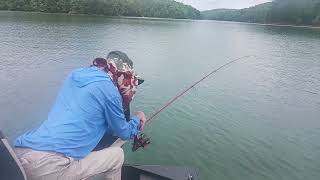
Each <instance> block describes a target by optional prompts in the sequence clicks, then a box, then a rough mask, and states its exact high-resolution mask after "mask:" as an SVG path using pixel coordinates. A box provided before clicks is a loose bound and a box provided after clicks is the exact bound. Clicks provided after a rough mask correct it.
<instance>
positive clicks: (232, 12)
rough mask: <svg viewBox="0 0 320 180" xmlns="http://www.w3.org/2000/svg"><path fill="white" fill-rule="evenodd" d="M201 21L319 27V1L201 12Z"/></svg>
mask: <svg viewBox="0 0 320 180" xmlns="http://www.w3.org/2000/svg"><path fill="white" fill-rule="evenodd" d="M201 16H202V18H203V19H208V20H222V21H238V22H251V23H276V24H294V25H315V26H318V25H320V0H274V1H273V2H268V3H264V4H260V5H257V6H253V7H250V8H245V9H240V10H237V9H213V10H209V11H202V12H201Z"/></svg>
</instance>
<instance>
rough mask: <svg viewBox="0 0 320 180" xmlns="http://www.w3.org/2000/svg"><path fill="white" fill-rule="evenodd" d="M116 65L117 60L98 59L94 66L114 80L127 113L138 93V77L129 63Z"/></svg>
mask: <svg viewBox="0 0 320 180" xmlns="http://www.w3.org/2000/svg"><path fill="white" fill-rule="evenodd" d="M116 63H118V61H117V59H107V60H106V59H104V58H96V59H95V60H94V61H93V66H96V67H99V68H100V69H102V70H103V71H105V72H106V73H107V74H108V75H109V76H110V77H111V78H112V80H113V82H114V84H115V85H116V86H117V88H118V90H119V92H120V94H121V96H122V105H123V109H124V111H126V110H127V109H128V108H129V104H130V102H131V101H132V99H133V98H134V95H135V93H136V91H137V86H138V76H137V74H136V72H135V71H134V69H133V68H132V67H130V66H129V65H128V64H127V63H121V64H119V63H118V64H116Z"/></svg>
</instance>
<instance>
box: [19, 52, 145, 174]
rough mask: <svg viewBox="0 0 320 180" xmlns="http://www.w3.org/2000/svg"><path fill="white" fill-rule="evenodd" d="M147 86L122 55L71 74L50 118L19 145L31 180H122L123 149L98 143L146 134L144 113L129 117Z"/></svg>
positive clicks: (23, 162)
mask: <svg viewBox="0 0 320 180" xmlns="http://www.w3.org/2000/svg"><path fill="white" fill-rule="evenodd" d="M142 82H143V80H141V79H139V77H138V76H137V75H136V73H135V71H134V69H133V62H132V61H131V60H130V59H129V57H128V56H127V55H126V54H125V53H123V52H120V51H113V52H110V53H109V55H108V56H107V59H103V58H96V59H95V60H94V61H93V65H92V66H90V67H86V68H81V69H76V70H74V71H73V72H71V74H70V75H68V77H67V78H66V80H65V81H64V83H63V86H62V88H61V89H60V92H59V94H58V96H57V99H56V101H55V104H54V105H53V107H52V109H51V111H50V112H49V114H48V118H47V119H46V120H45V121H44V122H43V123H42V124H41V125H40V127H38V128H36V129H33V130H30V131H28V132H26V133H25V134H23V135H22V136H20V137H18V138H17V139H16V141H15V147H16V148H15V152H16V154H17V156H18V158H19V159H20V162H21V163H22V166H23V167H24V169H25V171H26V174H27V177H28V179H31V180H40V179H41V180H44V179H45V180H47V179H49V180H50V179H68V180H69V179H87V178H90V177H91V176H94V175H97V174H101V173H103V174H104V176H105V178H106V179H115V180H120V179H121V167H122V164H123V161H124V155H123V150H122V149H121V147H115V146H112V145H111V147H106V146H107V145H104V144H102V147H103V148H101V147H100V148H98V149H97V145H98V143H99V142H102V141H103V140H102V139H103V137H104V138H108V137H110V138H111V136H110V135H113V136H116V137H119V138H121V139H122V140H128V139H132V138H134V137H135V136H136V135H137V134H138V132H139V130H143V128H144V125H145V122H146V117H145V115H144V113H143V112H136V113H135V115H134V116H132V117H131V118H130V116H128V117H129V118H127V119H126V118H125V114H127V115H129V114H130V113H129V111H130V109H129V104H130V102H131V101H132V99H133V96H134V94H135V92H136V90H137V86H138V84H140V83H142ZM95 148H96V149H95ZM94 149H95V150H96V151H94Z"/></svg>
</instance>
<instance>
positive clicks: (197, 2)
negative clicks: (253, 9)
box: [176, 0, 271, 10]
mask: <svg viewBox="0 0 320 180" xmlns="http://www.w3.org/2000/svg"><path fill="white" fill-rule="evenodd" d="M176 1H179V2H183V3H184V4H189V5H192V6H193V7H195V8H197V9H199V10H208V9H217V8H233V9H241V8H247V7H250V6H254V5H257V4H261V3H265V2H268V1H271V0H176Z"/></svg>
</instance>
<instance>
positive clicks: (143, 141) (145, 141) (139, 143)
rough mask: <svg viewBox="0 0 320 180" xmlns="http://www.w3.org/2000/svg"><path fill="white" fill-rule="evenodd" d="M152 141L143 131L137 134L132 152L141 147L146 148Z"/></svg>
mask: <svg viewBox="0 0 320 180" xmlns="http://www.w3.org/2000/svg"><path fill="white" fill-rule="evenodd" d="M150 143H151V141H150V139H149V138H148V137H147V136H146V135H145V134H143V133H141V134H140V135H136V136H135V137H134V140H133V144H132V152H135V151H137V150H138V149H139V148H141V147H142V148H145V147H147V146H148V145H149V144H150Z"/></svg>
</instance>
